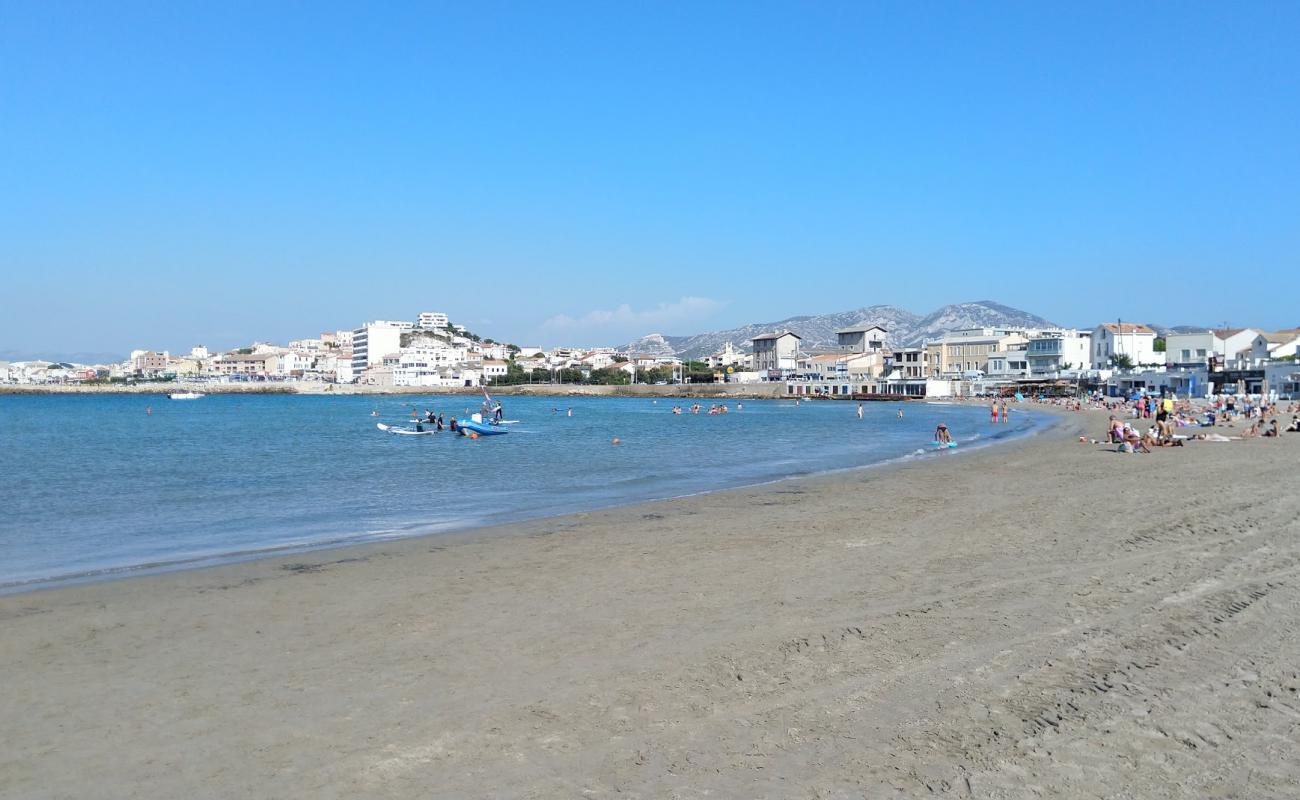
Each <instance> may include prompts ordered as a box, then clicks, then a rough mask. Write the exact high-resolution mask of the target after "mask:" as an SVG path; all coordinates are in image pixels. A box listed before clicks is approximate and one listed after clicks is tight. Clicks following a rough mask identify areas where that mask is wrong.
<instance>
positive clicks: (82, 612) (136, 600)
mask: <svg viewBox="0 0 1300 800" xmlns="http://www.w3.org/2000/svg"><path fill="white" fill-rule="evenodd" d="M1105 419H1106V415H1105V414H1104V413H1098V412H1082V413H1073V414H1066V415H1064V420H1063V424H1062V425H1061V426H1060V427H1058V428H1055V429H1052V430H1050V431H1048V432H1046V433H1043V434H1040V435H1038V436H1034V437H1032V438H1029V439H1026V440H1022V441H1018V442H1014V443H1011V444H1007V445H1003V446H999V447H996V448H988V449H984V450H978V451H973V452H956V453H952V454H944V455H940V456H936V457H930V458H924V459H919V460H917V461H913V462H908V463H905V464H903V465H900V466H893V467H887V468H877V469H865V470H857V471H853V472H848V473H840V474H836V475H829V476H821V477H816V478H804V479H798V480H790V481H783V482H779V483H775V484H770V485H765V486H759V487H753V488H748V489H742V490H734V491H727V492H719V493H714V494H709V495H701V496H695V497H689V498H683V499H677V500H671V501H663V502H656V503H648V504H641V505H636V506H628V507H623V508H618V509H613V510H609V511H602V512H594V513H587V514H580V515H575V516H570V517H561V518H555V519H549V520H541V521H536V522H531V523H526V524H520V525H514V526H510V527H508V528H503V529H497V530H489V531H482V532H477V533H474V534H472V535H458V536H440V537H426V538H420V539H411V540H405V541H398V542H390V543H383V544H376V545H368V546H363V547H353V548H347V549H341V550H331V551H322V552H318V553H313V554H310V555H305V556H302V555H300V556H294V557H290V558H285V559H279V560H276V559H271V560H263V561H257V562H252V563H245V564H237V565H231V566H225V567H219V568H211V569H203V570H193V571H187V572H176V573H168V574H159V575H151V576H144V577H138V578H132V579H128V580H119V581H112V582H103V583H98V584H90V585H83V586H74V587H67V588H61V589H53V590H47V591H38V592H30V593H26V594H20V595H13V596H7V597H0V681H2V682H3V686H4V691H3V692H0V719H2V720H3V721H4V724H3V734H0V736H2V739H0V741H2V742H3V747H0V796H3V797H6V798H9V797H12V798H82V797H150V798H152V797H158V798H174V797H189V798H206V797H223V798H226V797H249V798H261V797H268V798H271V797H273V798H322V797H326V798H328V797H393V798H429V797H500V798H572V797H625V798H698V797H718V798H863V797H868V798H876V797H894V796H897V797H925V796H947V797H963V798H964V797H974V798H1021V797H1062V798H1064V797H1069V798H1093V797H1096V798H1102V797H1106V798H1115V797H1121V798H1122V797H1133V798H1206V797H1249V798H1271V797H1279V798H1280V797H1296V796H1298V795H1300V614H1298V612H1300V495H1297V493H1296V492H1295V489H1294V485H1293V482H1294V476H1295V474H1296V464H1297V461H1300V435H1285V436H1283V437H1281V438H1280V439H1277V440H1251V441H1240V442H1226V443H1211V442H1192V443H1189V444H1188V446H1186V447H1181V448H1170V449H1161V450H1158V451H1157V452H1155V453H1152V454H1149V455H1145V454H1141V455H1121V454H1117V453H1115V452H1112V451H1111V450H1110V449H1107V448H1104V447H1102V446H1096V445H1091V444H1080V443H1079V442H1078V441H1077V436H1078V434H1079V433H1080V432H1084V433H1087V434H1089V435H1091V436H1094V437H1100V436H1101V434H1102V433H1103V431H1104V429H1105Z"/></svg>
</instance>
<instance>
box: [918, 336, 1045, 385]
mask: <svg viewBox="0 0 1300 800" xmlns="http://www.w3.org/2000/svg"><path fill="white" fill-rule="evenodd" d="M1031 334H1034V335H1036V332H1031V331H1027V330H1025V329H1023V328H966V329H963V330H956V331H949V332H948V333H945V334H944V335H943V336H940V337H939V338H937V339H931V340H929V341H927V342H926V343H925V358H926V362H927V366H928V368H929V374H930V376H931V377H939V376H957V375H965V374H971V375H973V374H976V373H982V372H985V371H986V368H987V366H988V359H989V355H991V354H993V353H1003V352H1006V351H1008V350H1013V349H1019V348H1023V347H1024V346H1025V345H1026V344H1027V343H1028V342H1029V337H1030V335H1031Z"/></svg>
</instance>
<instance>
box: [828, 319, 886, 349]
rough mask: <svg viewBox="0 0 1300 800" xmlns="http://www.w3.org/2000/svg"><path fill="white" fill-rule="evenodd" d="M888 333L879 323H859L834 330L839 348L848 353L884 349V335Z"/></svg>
mask: <svg viewBox="0 0 1300 800" xmlns="http://www.w3.org/2000/svg"><path fill="white" fill-rule="evenodd" d="M888 334H889V331H887V330H885V329H884V328H882V327H880V326H879V325H869V324H866V323H859V324H857V325H854V326H853V327H850V328H841V329H840V330H838V331H836V332H835V338H836V340H837V341H836V345H837V346H838V347H839V349H840V350H844V351H846V352H849V353H870V352H879V351H881V350H884V349H885V337H886V336H887V335H888Z"/></svg>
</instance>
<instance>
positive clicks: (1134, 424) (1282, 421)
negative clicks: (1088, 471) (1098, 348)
mask: <svg viewBox="0 0 1300 800" xmlns="http://www.w3.org/2000/svg"><path fill="white" fill-rule="evenodd" d="M1104 405H1105V407H1106V408H1108V409H1109V410H1110V411H1112V412H1114V413H1112V414H1111V415H1110V420H1109V422H1108V424H1107V428H1106V432H1105V434H1104V435H1103V441H1104V442H1105V443H1106V444H1113V445H1115V449H1116V451H1117V452H1121V453H1150V452H1152V449H1153V448H1156V447H1182V446H1183V445H1184V444H1185V443H1186V442H1188V441H1204V442H1231V441H1239V440H1243V439H1253V438H1256V437H1263V438H1277V437H1279V436H1281V435H1282V434H1283V433H1300V403H1289V404H1288V405H1287V406H1286V407H1285V408H1283V407H1281V405H1280V404H1278V403H1276V402H1271V401H1270V400H1269V399H1268V398H1267V397H1263V396H1260V395H1246V396H1240V397H1239V396H1236V395H1218V396H1215V397H1213V398H1210V399H1208V400H1191V399H1183V400H1176V399H1175V398H1173V397H1156V396H1144V397H1138V398H1136V399H1133V400H1118V401H1111V402H1105V403H1104ZM1287 415H1290V417H1291V419H1290V420H1289V422H1288V421H1287V420H1286V417H1287ZM1144 420H1146V421H1149V422H1144ZM1284 425H1285V426H1284ZM1222 428H1231V429H1233V433H1234V434H1237V433H1239V435H1225V434H1223V433H1221V432H1219V429H1222ZM1180 430H1182V431H1186V432H1185V433H1179V432H1178V431H1180ZM1080 440H1081V441H1089V440H1087V439H1086V437H1080ZM1091 441H1092V442H1093V443H1096V441H1097V440H1095V439H1093V440H1091Z"/></svg>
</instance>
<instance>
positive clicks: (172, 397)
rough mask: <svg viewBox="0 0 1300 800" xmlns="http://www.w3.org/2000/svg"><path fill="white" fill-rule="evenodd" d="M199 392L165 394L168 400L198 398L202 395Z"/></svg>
mask: <svg viewBox="0 0 1300 800" xmlns="http://www.w3.org/2000/svg"><path fill="white" fill-rule="evenodd" d="M202 396H203V394H202V393H201V392H172V393H171V394H169V395H167V398H168V399H169V400H198V399H199V398H200V397H202Z"/></svg>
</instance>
